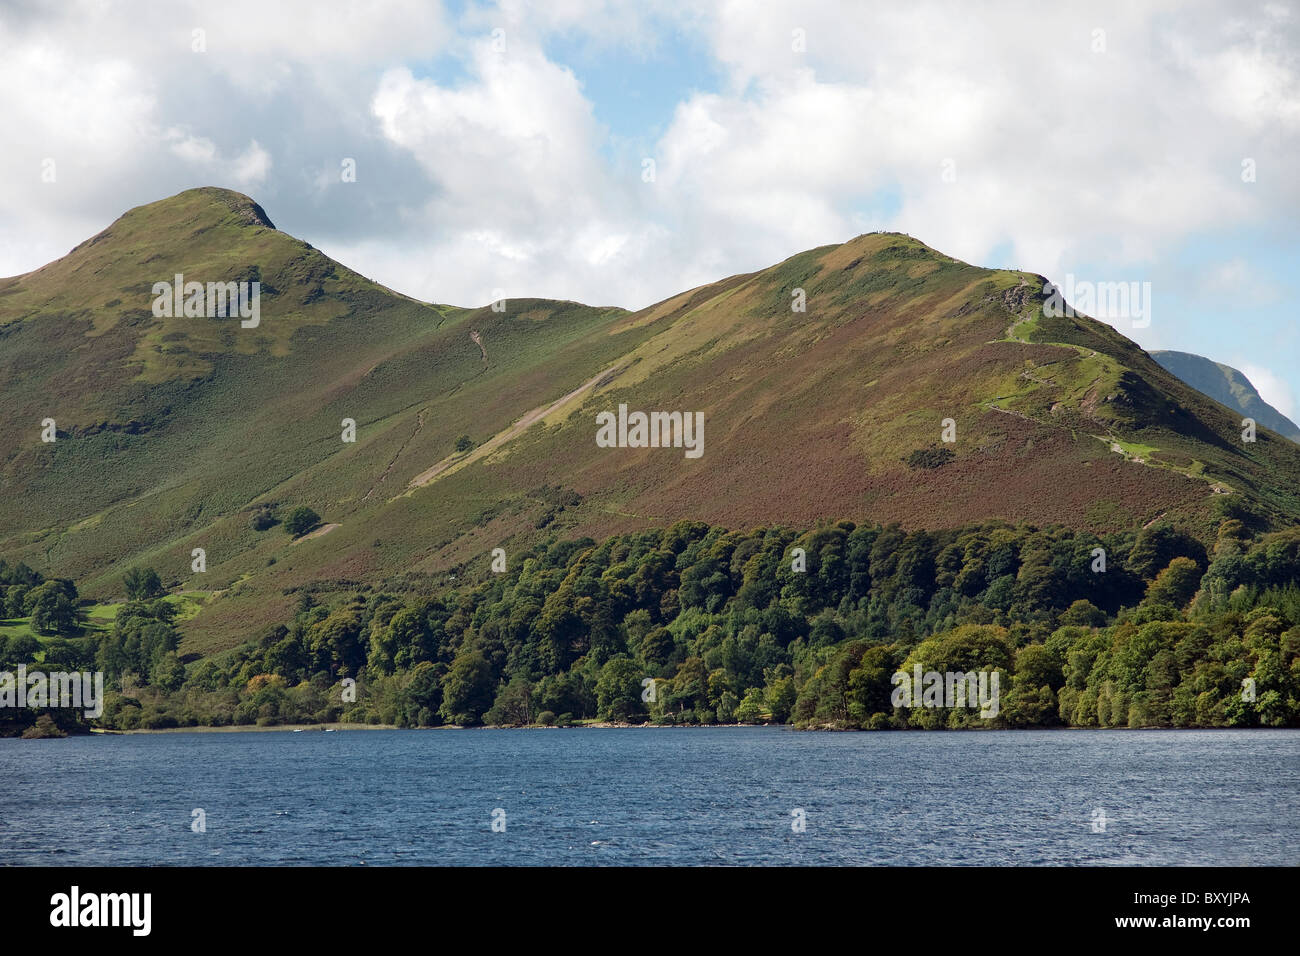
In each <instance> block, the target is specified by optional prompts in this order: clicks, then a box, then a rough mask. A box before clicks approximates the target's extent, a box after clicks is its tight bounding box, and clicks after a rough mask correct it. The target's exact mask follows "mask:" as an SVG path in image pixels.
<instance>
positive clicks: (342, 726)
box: [50, 721, 1296, 739]
mask: <svg viewBox="0 0 1300 956" xmlns="http://www.w3.org/2000/svg"><path fill="white" fill-rule="evenodd" d="M764 727H780V728H785V729H787V730H790V731H792V732H795V733H837V734H838V733H919V734H924V733H967V732H972V733H996V732H998V731H1005V732H1008V733H1010V732H1019V731H1044V730H1047V731H1069V730H1077V731H1121V732H1123V731H1129V732H1133V733H1146V732H1152V731H1155V732H1159V731H1188V730H1196V731H1209V730H1263V731H1267V730H1295V729H1296V728H1293V727H1291V728H1288V727H962V728H947V727H938V728H934V729H933V730H927V729H925V728H922V727H908V728H900V729H894V728H890V729H888V730H876V731H872V730H859V729H857V728H849V727H833V726H818V727H796V726H794V725H793V724H773V723H765V724H652V723H642V724H628V723H620V722H610V721H592V722H591V723H584V724H571V725H569V726H567V727H557V726H555V725H554V724H550V725H545V724H530V725H527V726H522V727H512V726H506V725H500V724H484V725H481V726H477V727H458V726H456V725H454V724H442V725H440V726H437V727H398V726H397V725H396V724H349V723H332V724H280V725H277V726H274V727H259V726H257V725H255V724H254V725H250V724H239V725H231V726H225V727H207V726H197V727H159V728H138V729H135V730H105V729H100V728H97V727H96V728H92V729H91V731H90V733H89V734H68V735H67V736H68V737H74V736H75V737H85V736H91V737H115V736H127V735H131V734H239V733H274V732H276V731H279V732H281V733H295V732H301V733H309V732H313V731H314V732H317V733H323V732H325V731H326V730H331V731H345V730H346V731H357V730H360V731H365V730H412V731H425V730H442V731H452V730H460V731H478V730H629V729H631V730H642V729H646V730H710V729H712V730H717V729H741V728H749V729H756V728H764ZM50 739H54V738H50Z"/></svg>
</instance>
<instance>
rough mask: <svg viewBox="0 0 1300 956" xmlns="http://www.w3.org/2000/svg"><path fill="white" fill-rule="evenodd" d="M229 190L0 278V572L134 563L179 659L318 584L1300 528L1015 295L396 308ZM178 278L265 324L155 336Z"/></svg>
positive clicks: (149, 213) (1174, 394)
mask: <svg viewBox="0 0 1300 956" xmlns="http://www.w3.org/2000/svg"><path fill="white" fill-rule="evenodd" d="M228 192H229V191H223V190H219V189H213V188H209V187H205V188H204V189H201V190H189V191H186V192H184V193H181V194H179V195H178V196H175V197H171V198H170V199H166V200H160V201H159V202H157V203H151V204H147V205H146V206H142V207H137V208H136V209H135V210H132V211H131V212H129V213H127V214H125V215H124V216H123V217H121V218H120V219H119V220H117V221H116V222H115V223H114V224H113V225H112V226H110V227H109V228H108V229H106V230H104V231H103V232H101V233H100V234H98V236H97V237H95V238H96V239H98V241H96V242H93V243H90V244H87V243H82V244H81V245H79V246H78V247H76V248H75V249H74V250H73V251H72V252H71V253H69V255H68V256H65V257H64V258H63V259H60V260H56V261H55V262H54V263H50V264H47V265H46V266H44V267H42V268H41V269H39V270H35V271H34V272H31V273H27V274H25V275H24V276H18V277H12V278H9V279H4V280H0V399H3V401H4V404H5V406H6V408H7V409H12V410H13V414H10V415H6V416H4V422H0V491H3V495H0V553H4V554H6V555H7V556H9V557H11V558H19V559H22V560H26V561H28V563H30V564H32V565H33V566H38V565H39V566H40V567H42V568H46V569H49V570H51V571H53V572H56V573H59V574H65V575H68V576H75V577H76V578H77V579H78V580H79V581H85V582H86V590H87V593H92V594H102V595H114V594H117V593H119V592H118V590H117V589H118V587H119V582H120V578H121V575H122V573H123V572H124V571H125V570H126V569H127V568H128V567H130V566H132V565H135V564H140V563H146V564H153V565H155V566H157V567H158V568H159V570H160V572H162V573H163V574H164V578H165V580H166V581H167V582H168V583H169V584H171V585H172V586H175V587H182V586H185V587H195V586H198V582H200V581H201V582H202V587H203V589H204V590H211V591H215V592H220V597H219V598H216V599H214V600H212V601H211V602H210V603H209V604H208V605H206V606H205V607H204V609H203V610H202V612H201V613H200V614H199V615H198V617H197V618H195V619H194V621H191V622H187V628H188V630H187V634H189V635H191V636H190V638H189V639H190V640H193V641H195V642H196V644H197V645H199V646H205V647H216V646H221V645H223V644H224V645H226V646H229V645H230V644H231V643H232V642H234V641H235V640H236V638H237V637H238V636H239V635H240V634H242V633H243V632H244V631H246V630H247V628H248V627H251V626H256V625H257V624H259V623H261V622H265V621H268V620H274V619H278V618H277V615H280V614H281V612H282V611H283V610H284V609H285V607H286V606H287V604H288V603H289V602H290V601H291V600H292V598H291V597H290V595H292V594H294V593H296V592H297V591H299V590H301V589H303V588H307V587H311V586H314V584H313V582H323V581H326V582H327V581H349V580H352V581H370V582H379V581H385V580H392V579H396V578H400V577H401V576H404V575H426V576H427V575H433V576H437V575H441V574H446V573H453V572H454V573H461V574H464V573H469V572H473V573H483V572H485V571H486V562H487V560H488V558H487V556H488V554H489V553H490V552H491V550H492V548H494V547H498V546H502V545H504V546H505V547H506V548H507V549H508V550H509V551H512V552H513V551H516V550H518V549H520V548H522V547H525V546H526V545H527V542H529V541H534V540H539V539H542V538H548V537H552V536H555V535H563V536H574V537H578V536H583V535H586V536H590V537H593V538H595V539H597V540H599V539H600V538H602V537H606V536H608V535H611V534H615V533H620V532H625V531H635V530H637V529H641V528H650V527H662V526H664V525H666V524H671V523H672V522H673V521H676V520H678V519H683V518H686V519H693V520H702V521H706V522H710V523H714V524H721V525H725V526H730V527H746V526H756V525H759V524H771V523H786V524H791V525H802V526H811V525H813V524H815V523H816V522H818V521H836V520H841V519H850V520H870V521H882V522H889V521H897V522H899V523H900V524H902V525H903V526H904V527H907V528H925V527H950V526H956V525H959V524H965V523H969V522H973V521H982V520H1004V521H1011V522H1017V521H1023V522H1030V523H1037V524H1040V525H1046V524H1052V523H1061V524H1066V525H1071V526H1074V527H1080V528H1086V529H1092V530H1097V531H1115V530H1121V529H1136V528H1139V527H1141V526H1142V525H1144V524H1148V523H1150V522H1152V521H1154V520H1169V521H1174V522H1180V523H1182V524H1184V525H1186V526H1187V527H1189V528H1192V529H1195V530H1197V531H1198V532H1199V533H1201V534H1202V535H1209V534H1212V532H1213V528H1214V526H1215V524H1216V523H1217V517H1216V515H1217V511H1216V510H1215V499H1217V498H1222V497H1232V496H1235V498H1234V500H1238V501H1240V502H1241V503H1242V505H1243V506H1244V507H1246V508H1247V509H1248V510H1251V511H1253V512H1255V513H1257V514H1258V515H1259V516H1260V518H1261V520H1263V521H1265V522H1271V523H1274V524H1284V523H1286V522H1288V521H1294V520H1296V519H1297V518H1298V517H1300V501H1298V500H1297V492H1296V489H1297V488H1300V449H1297V448H1296V447H1295V446H1294V444H1292V443H1290V442H1286V443H1285V447H1284V446H1283V442H1282V439H1280V438H1279V437H1277V436H1275V435H1273V434H1272V433H1271V432H1269V431H1268V430H1267V429H1262V430H1261V432H1260V436H1259V441H1258V442H1257V443H1255V444H1254V445H1250V446H1247V445H1243V444H1242V443H1241V442H1240V435H1239V432H1240V428H1239V420H1238V419H1235V418H1234V417H1233V415H1232V414H1230V413H1229V412H1228V410H1227V409H1225V408H1223V407H1221V406H1220V405H1218V404H1217V403H1215V402H1213V401H1210V400H1209V399H1207V398H1206V397H1205V396H1203V395H1201V394H1200V393H1199V392H1197V391H1196V390H1195V389H1193V388H1191V387H1190V386H1188V385H1186V384H1185V383H1184V382H1182V381H1181V380H1179V379H1178V378H1177V377H1176V376H1174V375H1172V374H1171V373H1169V372H1168V371H1166V370H1165V369H1164V368H1162V367H1161V366H1160V365H1159V364H1158V363H1157V362H1155V361H1154V360H1153V359H1152V358H1151V357H1150V356H1148V355H1147V353H1145V352H1143V351H1142V350H1141V349H1140V348H1139V347H1138V346H1136V344H1134V343H1133V342H1131V341H1130V340H1128V339H1127V338H1125V337H1124V336H1122V335H1121V334H1120V333H1118V332H1116V331H1115V330H1113V329H1111V328H1110V327H1109V326H1105V325H1103V324H1101V323H1098V322H1095V321H1093V320H1091V319H1087V318H1086V317H1081V316H1080V317H1070V318H1066V317H1053V316H1049V315H1046V314H1045V313H1044V311H1043V308H1042V306H1043V302H1044V299H1045V296H1044V294H1043V293H1042V289H1043V287H1044V285H1045V282H1046V280H1044V279H1043V277H1041V276H1038V275H1035V274H1032V273H1024V272H1016V271H1010V270H987V269H981V268H979V267H976V266H973V265H970V264H968V263H963V262H960V261H959V260H956V259H953V258H951V257H948V256H945V255H943V254H942V253H939V252H937V251H935V250H933V249H930V248H929V247H928V246H926V245H925V244H924V243H922V242H920V241H919V240H916V239H913V238H912V237H910V236H905V235H902V234H898V233H868V234H864V235H862V236H858V237H855V238H854V239H852V240H849V241H848V242H846V243H842V244H837V245H828V246H822V247H818V248H816V249H812V250H808V251H806V252H803V253H799V254H797V255H794V256H791V257H789V258H787V259H785V260H783V261H782V262H780V263H776V264H774V265H773V266H770V267H768V268H766V269H760V270H756V271H754V272H751V273H744V274H738V275H735V276H729V277H726V278H724V279H720V280H718V281H717V282H714V283H710V284H707V285H705V286H701V287H698V288H696V289H691V290H685V291H683V292H681V293H678V294H677V295H674V296H670V297H668V298H666V299H664V300H662V301H661V302H658V303H654V304H652V305H650V306H647V307H646V308H644V309H640V310H636V311H632V312H629V311H627V310H625V309H620V308H617V307H592V306H586V305H582V304H581V303H574V302H566V301H559V300H543V299H511V300H507V301H506V302H505V304H504V309H503V310H494V309H493V307H492V306H491V305H484V306H480V307H477V308H466V307H457V306H450V305H438V304H432V303H422V302H419V301H417V300H414V299H411V298H409V297H406V296H402V295H400V294H398V293H394V292H392V291H391V290H388V289H386V288H384V287H383V286H380V285H378V284H377V283H374V282H372V281H371V280H369V279H366V278H365V277H364V276H361V275H360V274H358V273H355V272H353V271H352V270H350V269H347V267H346V266H342V265H341V264H339V263H336V262H334V261H333V260H332V259H329V257H327V256H324V255H323V254H322V253H320V252H319V251H318V250H315V249H314V248H313V247H312V246H311V245H310V244H309V243H306V242H303V241H302V240H298V239H295V238H293V237H291V236H288V235H287V234H285V233H283V232H280V231H279V230H276V229H274V227H273V226H271V225H270V222H271V220H270V218H269V216H267V215H266V213H265V211H264V210H262V209H261V207H260V206H258V205H257V203H255V202H254V201H253V200H252V199H251V198H249V197H246V196H242V195H241V194H231V195H227V193H228ZM254 210H257V211H256V212H254ZM132 214H135V215H132ZM128 216H131V217H132V218H131V219H129V220H127V222H126V223H124V224H123V225H121V226H120V227H119V228H117V229H116V230H114V227H115V226H118V224H119V223H123V220H126V219H127V217H128ZM100 237H102V238H100ZM175 271H179V272H182V273H184V274H185V275H186V276H187V277H189V276H191V275H192V276H196V277H199V278H202V279H204V280H205V281H206V280H214V281H215V280H222V281H224V280H227V279H230V280H234V279H237V278H244V279H248V278H249V277H252V276H254V275H255V276H257V277H259V279H258V281H261V282H262V283H263V290H264V293H263V294H264V295H265V300H264V302H263V306H262V321H261V325H260V326H259V327H258V328H257V329H247V330H245V329H241V328H239V327H238V324H237V323H232V322H231V321H230V320H228V319H226V320H223V319H219V318H213V319H208V318H192V319H185V318H183V317H172V318H158V317H156V316H153V315H152V314H151V313H150V311H149V302H150V298H151V296H150V286H151V284H152V283H153V282H155V281H158V280H167V279H170V278H171V276H172V274H173V272H175ZM800 293H802V296H803V299H804V303H805V311H803V312H799V311H796V310H795V308H794V304H795V303H796V302H797V301H798V298H799V295H800ZM114 300H116V302H115V301H114ZM588 383H591V384H590V387H589V388H586V389H585V390H582V389H583V387H584V386H585V385H587V384H588ZM575 390H578V391H576V392H575ZM620 403H623V404H627V405H628V406H629V408H632V409H641V410H646V411H650V410H660V411H669V410H673V409H677V410H681V411H692V412H696V411H698V412H701V413H703V414H704V420H705V422H706V428H705V452H704V455H703V457H702V458H701V459H699V460H698V461H695V460H689V459H684V458H683V456H682V455H681V453H680V450H677V451H676V453H668V452H665V451H664V450H663V449H649V448H618V449H599V448H597V446H596V443H595V441H594V435H595V415H596V414H597V413H598V412H600V411H602V410H608V409H613V408H616V407H617V405H618V404H620ZM539 410H542V414H539V415H536V420H535V421H531V420H529V419H530V416H533V415H535V414H536V413H537V412H538V411H539ZM46 418H53V419H55V421H56V422H57V423H58V426H57V427H58V429H59V431H60V436H61V437H60V438H59V440H58V441H57V442H55V443H53V444H48V443H42V442H41V441H39V439H38V435H39V432H40V429H39V423H40V422H41V421H42V420H44V419H46ZM345 419H350V420H353V421H355V423H356V433H357V441H356V442H355V443H346V442H343V441H342V440H341V437H340V436H341V431H342V423H343V421H344V420H345ZM946 419H950V420H952V421H953V422H954V423H955V427H956V441H955V442H952V443H947V442H944V441H942V437H941V433H942V431H943V428H944V421H945V420H946ZM133 422H134V423H135V425H134V426H132V423H133ZM521 422H526V423H525V424H524V425H522V426H521V425H520V423H521ZM132 427H134V431H131V430H130V429H131V428H132ZM462 436H463V437H466V438H468V439H469V441H470V443H471V444H472V446H473V447H472V448H470V449H468V450H464V451H461V450H458V447H457V446H458V445H459V444H460V438H461V437H462ZM501 436H508V437H505V438H501V440H499V441H498V438H500V437H501ZM493 442H496V444H493ZM943 450H947V451H949V452H950V453H951V457H947V456H945V455H943V454H940V452H941V451H943ZM458 456H462V457H458ZM444 462H446V463H448V464H447V467H444V468H442V469H441V470H439V471H437V473H436V474H433V475H431V476H429V477H428V480H425V481H424V482H422V483H415V482H416V479H417V478H420V477H421V476H425V475H428V473H429V472H430V471H432V470H434V469H437V468H438V467H439V465H440V464H442V463H444ZM413 483H414V484H413ZM303 504H305V505H309V506H310V507H312V508H313V509H315V510H316V511H317V512H318V513H319V514H320V515H321V517H322V519H323V521H325V522H327V523H329V524H334V525H337V527H335V528H333V529H332V530H331V531H330V532H329V533H328V534H326V535H322V536H320V537H317V538H314V539H311V540H307V541H301V542H300V543H299V544H297V545H296V546H294V547H293V548H292V551H290V550H289V547H288V540H287V539H286V538H285V536H284V535H283V532H278V533H277V532H268V531H266V530H256V529H254V528H252V527H251V526H250V519H251V518H252V517H253V516H254V515H255V514H256V513H257V512H258V511H260V510H264V509H269V510H271V511H274V512H283V511H285V510H287V509H289V508H291V507H294V506H297V505H303ZM196 547H202V548H204V549H205V550H206V553H207V556H208V557H207V562H208V565H207V566H208V570H207V571H206V572H204V576H203V577H202V578H199V577H198V576H196V575H194V574H193V573H191V572H190V570H189V561H190V558H189V556H190V553H191V551H192V549H193V548H196ZM475 569H477V570H475Z"/></svg>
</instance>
